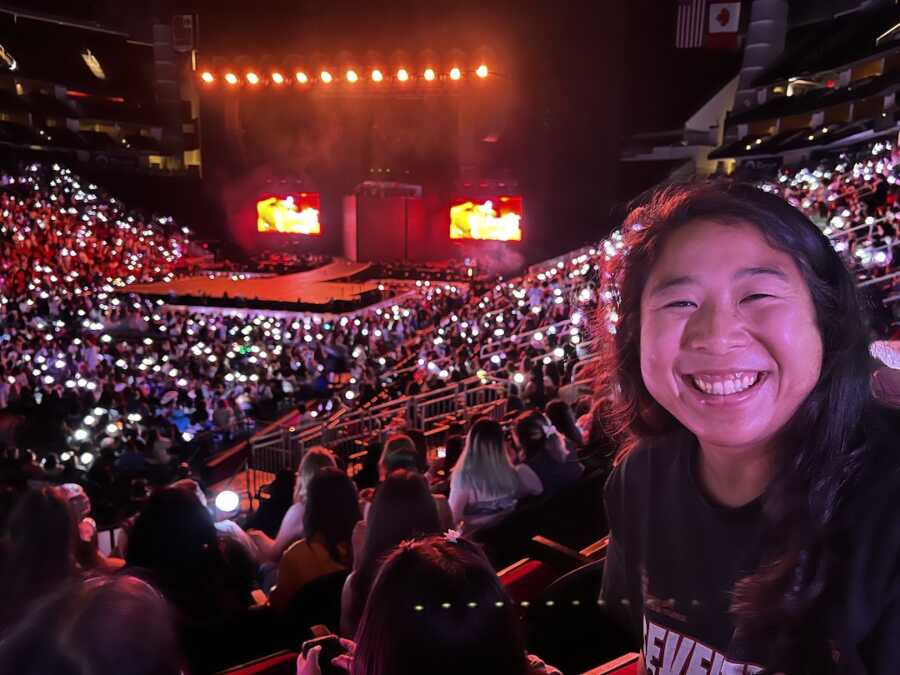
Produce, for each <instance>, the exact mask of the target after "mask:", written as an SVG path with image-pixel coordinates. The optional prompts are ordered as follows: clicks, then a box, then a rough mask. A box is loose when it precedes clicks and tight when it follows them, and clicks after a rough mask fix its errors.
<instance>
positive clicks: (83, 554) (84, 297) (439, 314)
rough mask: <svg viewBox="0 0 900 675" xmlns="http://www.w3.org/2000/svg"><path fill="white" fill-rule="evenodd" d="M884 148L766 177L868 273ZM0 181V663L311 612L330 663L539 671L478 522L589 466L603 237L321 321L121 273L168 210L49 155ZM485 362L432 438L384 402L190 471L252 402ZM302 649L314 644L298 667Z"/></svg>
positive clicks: (284, 632) (156, 652)
mask: <svg viewBox="0 0 900 675" xmlns="http://www.w3.org/2000/svg"><path fill="white" fill-rule="evenodd" d="M866 153H868V157H865V155H866ZM896 153H897V150H896V148H891V147H890V146H888V145H886V144H878V145H876V146H872V147H868V148H866V149H864V150H863V151H861V155H860V156H853V157H851V156H847V157H841V158H838V159H836V160H835V161H834V162H832V163H828V164H823V165H822V166H817V167H815V168H805V169H801V170H799V171H788V170H785V171H783V172H782V173H781V174H779V176H777V177H776V179H775V180H774V181H772V182H770V183H766V184H765V186H764V189H766V190H767V191H776V192H779V193H780V194H781V195H782V196H784V197H785V198H787V199H788V200H789V201H791V202H792V203H794V204H795V205H796V206H798V207H799V208H801V209H802V210H803V211H805V212H806V213H808V214H809V215H811V216H812V217H813V219H814V220H815V221H816V223H817V224H818V225H819V226H820V227H821V228H822V229H823V231H824V232H825V233H826V234H827V235H828V236H829V237H831V238H832V242H833V244H834V246H835V248H836V249H837V250H838V251H839V252H843V251H846V253H847V256H848V262H849V264H850V265H851V266H852V268H853V269H854V271H856V272H857V274H858V277H859V279H860V280H863V279H866V280H868V279H871V278H874V277H880V276H885V272H887V271H889V270H891V269H893V260H894V259H893V254H892V252H893V249H894V247H895V245H896V243H897V230H896V227H897V226H896V223H895V217H896V216H895V211H896V209H897V206H896V199H895V197H896V192H897V189H896V187H895V186H896V180H895V174H894V165H895V160H896V157H895V155H896ZM891 179H894V180H891ZM2 182H3V183H4V188H3V189H2V190H0V209H2V215H3V217H2V221H0V222H2V229H0V253H2V257H0V289H2V296H0V327H2V331H3V339H2V340H0V416H2V417H0V449H2V450H3V452H4V453H5V454H4V455H3V458H2V463H0V484H2V485H0V488H2V489H0V527H2V531H3V533H4V536H3V538H2V545H0V579H2V582H0V671H2V672H7V671H9V672H24V673H29V672H33V673H40V672H60V673H68V672H72V673H75V672H85V670H84V668H85V667H86V666H85V664H90V670H89V671H88V672H97V673H107V672H126V673H129V672H134V673H135V674H137V673H147V674H148V675H149V674H150V673H154V674H155V673H168V672H171V673H179V672H191V673H205V672H215V671H218V670H221V669H223V668H224V667H227V666H231V665H236V664H237V663H240V662H241V660H242V659H238V658H237V656H235V655H240V656H241V657H245V656H258V655H260V653H267V650H268V651H274V650H276V649H280V648H287V649H293V650H296V649H297V648H298V647H299V645H300V643H301V642H302V641H303V640H304V639H307V638H309V637H310V635H309V634H308V629H309V627H310V625H312V623H318V622H321V621H318V619H319V618H321V617H323V616H325V617H327V619H328V621H330V622H331V625H329V628H331V629H332V630H334V631H336V632H338V633H339V634H340V635H341V636H342V639H343V641H342V643H341V644H342V646H343V650H344V651H345V654H343V655H342V656H340V657H339V659H338V661H339V662H342V663H343V664H344V666H345V667H346V669H349V670H350V671H351V672H353V673H358V674H363V673H364V674H374V673H418V672H428V673H459V672H464V671H468V670H480V671H482V672H498V673H499V672H502V673H507V672H509V673H540V672H550V673H552V672H558V671H555V669H554V668H553V667H552V666H550V665H547V664H544V663H543V662H542V661H541V660H540V659H539V658H537V657H536V656H534V655H531V654H529V653H528V652H527V649H528V646H529V645H528V644H526V640H525V637H524V636H525V633H524V631H523V629H522V626H521V625H520V616H519V614H518V613H517V611H516V608H515V607H514V603H513V600H512V598H511V597H510V595H509V593H508V591H507V590H505V589H504V586H503V584H502V583H501V581H500V579H499V577H498V571H499V568H500V567H501V565H499V564H497V562H496V560H495V559H494V558H493V557H492V555H491V551H490V547H489V546H488V545H484V546H483V545H482V544H484V539H483V538H487V537H488V536H489V535H486V533H492V532H494V531H496V528H498V527H501V526H502V525H503V524H504V523H509V522H512V521H513V520H514V517H515V516H516V515H517V514H521V513H523V512H525V513H527V509H528V508H529V507H530V506H531V505H533V504H540V505H543V504H546V503H549V502H550V500H552V499H553V497H554V495H557V496H559V495H562V496H565V495H566V494H568V493H570V492H571V491H573V490H575V489H577V488H578V486H580V485H584V484H585V481H586V480H588V479H589V478H592V477H595V476H596V475H598V474H599V475H605V474H606V473H607V472H608V471H609V469H610V467H611V463H612V459H611V451H612V450H614V448H611V447H610V444H609V441H608V439H607V438H606V436H605V435H603V434H602V433H601V432H600V429H599V425H598V424H597V419H598V415H599V413H602V412H603V405H604V402H603V401H598V402H596V406H594V402H593V401H592V400H591V396H590V394H589V393H586V392H585V391H583V390H582V389H580V388H579V386H578V384H579V383H581V384H583V383H585V382H586V381H588V380H589V379H590V378H589V377H588V378H587V380H585V379H583V378H584V376H585V371H583V372H582V373H581V376H579V375H578V368H577V366H578V364H579V363H580V362H582V361H586V360H589V359H590V357H591V356H592V352H591V350H590V348H589V345H590V343H591V342H593V340H592V338H594V337H596V336H594V335H592V334H591V329H592V328H594V327H593V326H592V325H589V324H593V323H595V322H594V321H588V318H589V317H592V316H593V315H594V314H597V312H596V310H597V309H598V308H600V307H602V305H603V304H604V302H606V301H608V300H609V299H610V298H607V297H604V295H603V293H604V292H605V291H604V292H601V291H600V288H599V286H600V283H601V282H602V281H604V279H603V278H602V274H603V273H602V271H601V269H602V266H603V263H604V261H607V260H610V259H611V258H614V257H615V256H617V255H621V254H622V248H623V243H622V238H621V236H620V235H619V234H618V233H614V234H613V235H612V236H611V237H610V238H609V239H607V240H605V241H604V242H602V244H601V245H599V246H597V247H595V248H590V249H586V250H584V251H581V252H577V254H573V255H570V256H566V257H565V258H563V259H560V260H559V261H553V262H552V263H547V264H545V265H542V266H537V267H535V268H533V269H530V270H528V271H527V272H525V273H524V274H523V275H522V276H521V277H517V278H515V279H512V280H499V281H496V282H494V281H492V282H490V283H488V282H485V281H484V280H476V281H473V282H471V283H463V282H459V283H456V284H451V283H444V282H441V283H431V282H430V281H424V280H423V281H419V282H417V284H416V285H415V286H412V285H411V284H410V288H411V289H412V290H410V291H409V293H407V294H405V295H403V296H400V297H397V298H396V302H395V304H393V305H392V306H390V307H387V308H385V307H380V308H378V309H374V310H365V311H361V312H358V313H355V314H354V315H348V316H344V317H342V318H341V319H339V320H333V321H325V320H323V319H321V318H320V317H313V316H308V317H299V316H298V317H291V318H285V317H284V316H280V317H274V316H266V315H265V314H264V313H258V314H256V315H254V316H253V318H249V319H248V318H247V317H229V316H220V315H216V314H207V313H203V314H201V313H192V312H181V311H174V310H170V309H166V308H164V307H162V306H161V305H162V304H163V303H162V302H161V301H159V302H153V301H149V300H147V299H145V298H141V297H139V296H137V295H134V294H129V293H127V292H123V290H122V289H123V287H125V286H127V284H129V283H132V282H135V281H148V280H159V279H169V278H172V277H173V276H174V275H175V274H177V273H181V272H183V271H186V267H187V266H186V264H185V261H186V260H187V259H188V257H189V250H190V247H191V242H190V240H189V238H188V237H187V235H188V232H185V231H182V230H178V229H177V228H174V226H173V224H172V223H171V222H170V221H169V220H167V219H150V218H142V217H141V216H140V215H139V214H131V213H128V212H127V211H125V210H124V208H123V206H122V205H121V204H120V203H118V202H117V201H116V200H114V199H112V198H111V197H109V196H107V195H104V194H103V193H102V192H100V191H98V190H97V189H96V188H95V187H94V186H85V187H82V186H81V184H80V183H79V181H78V179H77V177H75V176H74V175H73V174H71V173H70V172H69V171H68V170H67V169H64V168H61V167H57V166H54V167H39V166H35V167H29V168H28V169H27V170H26V171H24V172H20V173H19V174H18V175H16V176H6V177H4V179H3V181H2ZM870 221H871V222H870ZM857 224H863V225H867V226H869V227H868V229H866V228H861V229H859V230H853V229H852V227H853V226H855V225H857ZM57 228H58V229H57ZM847 230H852V231H851V232H850V234H849V235H847V234H846V231H847ZM63 232H64V233H65V234H63ZM109 242H113V244H114V245H109ZM882 254H883V255H882ZM877 287H878V290H879V292H880V293H882V294H883V295H889V294H890V293H892V292H896V279H894V280H890V279H888V280H886V281H885V282H884V283H882V284H878V285H877ZM893 308H900V303H894V305H893ZM894 311H896V309H895V310H894ZM600 314H602V316H603V317H604V318H605V325H604V321H603V319H602V318H598V320H597V321H596V323H597V324H598V325H599V326H600V328H599V330H609V331H610V332H615V330H616V322H617V317H616V316H615V315H614V313H609V312H605V313H604V312H602V310H601V312H600ZM896 326H897V324H896V317H895V323H894V324H893V327H892V328H891V330H893V331H894V336H895V337H896V331H897V327H896ZM583 357H588V358H587V359H584V358H583ZM586 372H587V373H588V375H590V371H586ZM485 381H493V382H497V383H499V384H500V386H501V387H502V389H503V394H504V396H503V397H502V398H501V399H500V400H498V401H497V402H496V405H495V406H494V407H493V408H492V409H491V410H489V411H487V412H484V413H479V414H476V415H471V416H470V415H463V416H460V417H458V418H455V419H452V420H449V421H446V429H445V430H444V432H443V433H442V443H441V444H440V445H439V447H435V446H434V444H433V443H432V442H431V441H430V440H428V439H426V433H430V432H431V431H433V430H432V429H428V428H426V429H422V428H416V427H415V426H414V425H413V421H412V420H409V419H403V420H402V421H401V423H397V424H394V425H392V426H385V427H384V428H382V429H379V430H378V432H377V433H375V434H373V437H372V438H371V440H370V441H369V442H367V444H366V445H365V448H364V449H365V453H364V457H362V458H361V459H360V458H356V459H353V460H352V461H351V460H350V458H348V457H347V456H345V455H344V454H338V453H337V452H335V451H333V450H331V449H328V448H326V447H321V446H315V447H311V448H306V449H305V451H304V453H303V455H302V458H300V461H299V466H298V468H297V471H296V475H295V474H294V472H292V471H284V472H282V473H280V474H278V475H276V476H275V479H274V482H273V483H272V484H271V485H270V486H269V491H268V494H269V499H268V500H267V501H266V502H265V503H263V504H262V505H261V506H260V508H259V510H257V511H255V512H253V513H251V514H249V515H247V516H246V517H243V518H238V517H235V516H234V515H233V514H222V513H220V512H219V511H218V510H216V509H215V508H214V507H212V506H211V505H210V504H208V503H207V494H206V491H205V490H204V486H203V481H202V480H201V478H202V477H201V478H198V477H196V476H197V475H198V474H199V473H200V471H199V470H198V468H199V467H200V466H201V465H202V461H203V460H205V459H206V458H207V457H208V456H209V454H211V453H212V452H213V451H214V450H215V449H216V448H217V447H219V446H221V445H223V444H225V443H229V442H231V441H233V440H237V439H239V438H240V437H241V436H242V432H243V431H246V430H247V429H249V428H252V427H253V426H254V424H255V420H258V419H274V418H276V417H277V416H278V414H279V413H280V412H284V411H288V410H293V411H296V413H297V416H298V419H299V426H306V425H308V426H313V425H316V424H318V423H319V422H321V421H323V420H324V419H326V418H327V417H328V416H330V415H332V414H336V413H338V412H340V411H351V410H359V409H363V408H365V407H366V406H371V405H373V404H374V403H376V402H380V401H384V400H391V399H399V398H400V397H403V396H410V397H415V396H420V395H423V394H427V393H430V392H435V391H439V390H447V391H450V392H452V391H463V390H465V388H466V387H468V386H470V385H472V384H473V383H474V384H476V385H477V383H480V382H485ZM454 388H455V389H454ZM204 434H208V435H210V437H215V438H216V442H215V443H209V444H207V445H203V444H202V443H201V439H202V438H203V437H204ZM229 516H231V518H229ZM94 518H97V519H98V520H101V521H102V522H103V523H105V524H109V525H118V526H120V528H121V533H120V536H118V537H117V541H116V542H115V546H113V547H111V548H110V549H104V550H101V547H100V545H99V539H98V531H97V530H98V527H97V524H96V523H95V521H94ZM576 525H578V524H576ZM588 525H589V524H584V525H583V526H582V529H584V528H588V529H591V528H590V527H588ZM596 526H597V527H598V528H603V527H604V525H603V524H600V523H597V524H596ZM534 533H535V532H532V534H534ZM591 534H593V529H591ZM601 536H602V533H601ZM594 538H595V539H596V538H599V537H594ZM580 545H581V544H580V543H578V544H576V543H574V542H573V544H572V546H573V547H577V546H580ZM324 608H327V609H328V611H325V612H324V614H323V613H321V612H318V613H317V610H319V609H323V610H324ZM332 608H333V610H334V611H333V612H331V609H332ZM313 617H315V619H317V621H313ZM263 634H264V635H265V638H266V639H265V641H262V642H261V644H256V645H254V644H250V645H247V644H242V643H247V642H250V643H252V642H253V641H254V640H255V639H257V638H259V636H260V635H263ZM251 636H252V637H251ZM110 645H112V647H110ZM217 651H218V652H220V653H219V654H218V657H217V656H216V655H215V653H216V652H217ZM35 654H39V658H35V656H34V655H35ZM320 657H321V658H320ZM325 658H326V657H325V652H324V651H321V650H320V649H319V648H318V647H316V648H314V649H313V650H311V651H310V652H309V653H307V654H306V655H304V656H301V658H300V659H299V662H298V664H297V668H298V672H302V673H307V674H314V673H317V672H320V670H321V669H326V668H327V667H328V665H329V664H326V663H324V662H322V663H320V661H321V660H323V659H325ZM235 659H237V660H235ZM243 660H246V659H243Z"/></svg>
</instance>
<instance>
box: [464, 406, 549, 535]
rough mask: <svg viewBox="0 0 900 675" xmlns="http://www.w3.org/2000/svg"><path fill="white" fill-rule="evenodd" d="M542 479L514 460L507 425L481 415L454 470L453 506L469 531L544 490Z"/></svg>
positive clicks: (473, 426)
mask: <svg viewBox="0 0 900 675" xmlns="http://www.w3.org/2000/svg"><path fill="white" fill-rule="evenodd" d="M543 490H544V486H543V485H542V484H541V479H540V478H539V477H538V476H537V474H536V473H535V472H534V471H533V470H532V469H531V468H530V467H529V466H528V465H527V464H513V462H512V459H511V458H510V453H509V449H508V448H507V445H506V438H505V436H504V434H503V427H502V426H500V423H499V422H496V421H495V420H491V419H480V420H478V421H477V422H475V424H473V425H472V428H471V429H469V433H468V435H467V436H466V445H465V447H464V448H463V452H462V454H461V455H460V456H459V459H458V460H457V461H456V465H455V466H454V467H453V472H452V473H451V474H450V508H451V510H452V511H453V518H454V521H455V522H457V523H459V522H460V521H461V522H462V523H463V527H464V529H465V531H466V532H472V531H473V530H475V529H477V528H479V527H483V526H485V525H488V524H490V523H493V522H495V521H496V520H498V519H499V518H502V517H503V516H504V515H507V514H509V513H510V512H511V511H512V510H513V509H514V508H515V507H516V504H517V503H518V500H519V499H520V498H522V497H525V496H528V495H538V494H541V492H543Z"/></svg>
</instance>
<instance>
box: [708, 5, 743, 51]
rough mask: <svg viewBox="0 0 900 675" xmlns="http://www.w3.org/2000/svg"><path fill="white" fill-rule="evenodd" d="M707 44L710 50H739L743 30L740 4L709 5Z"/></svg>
mask: <svg viewBox="0 0 900 675" xmlns="http://www.w3.org/2000/svg"><path fill="white" fill-rule="evenodd" d="M708 16H709V18H708V20H707V35H706V44H705V45H704V46H705V47H707V48H708V49H737V48H738V47H739V42H738V34H739V32H740V29H741V3H740V2H711V3H709V15H708Z"/></svg>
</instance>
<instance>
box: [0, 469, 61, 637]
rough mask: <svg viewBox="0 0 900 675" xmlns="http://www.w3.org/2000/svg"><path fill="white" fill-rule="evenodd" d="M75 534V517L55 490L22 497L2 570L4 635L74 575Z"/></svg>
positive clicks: (13, 518)
mask: <svg viewBox="0 0 900 675" xmlns="http://www.w3.org/2000/svg"><path fill="white" fill-rule="evenodd" d="M77 532H78V530H77V526H76V524H75V516H74V515H73V513H72V511H71V510H70V508H69V505H68V503H67V502H66V500H65V498H63V496H62V495H61V494H60V493H59V492H58V491H57V490H55V489H54V488H50V487H44V488H40V489H36V490H30V491H28V492H26V493H25V494H23V495H22V496H21V497H20V498H19V500H18V502H17V503H16V506H15V507H14V509H13V512H12V514H11V515H10V518H9V522H8V524H7V537H8V542H7V543H8V546H9V548H8V550H7V551H5V554H6V555H5V558H6V559H5V560H4V561H3V564H2V565H0V573H2V575H0V631H2V630H3V629H4V628H5V627H7V626H8V625H9V623H10V621H13V620H17V619H18V618H20V617H21V616H22V614H24V613H25V611H26V609H27V607H28V605H29V604H31V603H33V602H36V601H37V600H38V599H40V598H41V597H42V596H44V595H46V594H47V593H49V592H51V591H53V590H55V589H56V588H58V587H59V586H60V585H61V584H63V583H65V582H66V581H68V580H70V579H71V578H73V577H74V576H75V546H76V542H77V539H78V534H77Z"/></svg>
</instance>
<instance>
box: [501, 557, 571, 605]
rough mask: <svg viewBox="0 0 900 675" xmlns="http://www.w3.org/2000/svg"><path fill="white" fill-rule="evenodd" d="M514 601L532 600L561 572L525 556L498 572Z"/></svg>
mask: <svg viewBox="0 0 900 675" xmlns="http://www.w3.org/2000/svg"><path fill="white" fill-rule="evenodd" d="M498 576H499V577H500V582H501V583H502V584H503V587H504V588H505V589H506V592H507V593H509V597H510V598H512V600H513V602H516V603H520V602H531V601H532V600H534V599H535V598H537V597H538V596H539V595H540V594H541V593H542V592H543V591H544V589H546V588H547V586H549V585H550V584H551V583H553V581H554V580H556V578H557V577H558V576H559V572H557V571H556V569H554V568H553V567H551V566H550V565H548V564H547V563H545V562H541V561H540V560H531V559H529V558H523V559H522V560H520V561H518V562H516V563H513V564H512V565H510V566H509V567H507V568H506V569H503V570H501V571H500V573H499V574H498Z"/></svg>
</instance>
